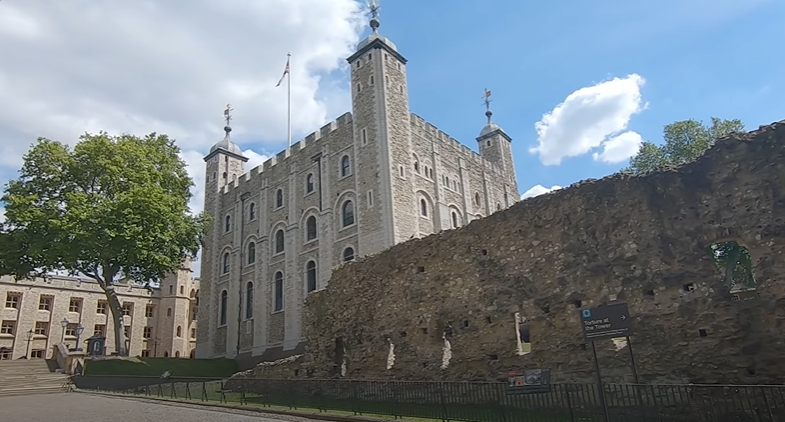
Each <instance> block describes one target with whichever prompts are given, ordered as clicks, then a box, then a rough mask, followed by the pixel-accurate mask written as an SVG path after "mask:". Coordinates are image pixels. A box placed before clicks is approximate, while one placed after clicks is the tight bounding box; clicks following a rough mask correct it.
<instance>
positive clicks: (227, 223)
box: [224, 215, 232, 233]
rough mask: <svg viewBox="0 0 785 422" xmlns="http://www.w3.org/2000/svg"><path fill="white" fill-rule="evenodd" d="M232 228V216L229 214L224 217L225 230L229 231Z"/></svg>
mask: <svg viewBox="0 0 785 422" xmlns="http://www.w3.org/2000/svg"><path fill="white" fill-rule="evenodd" d="M231 230H232V216H231V215H227V216H226V218H225V219H224V232H226V233H229V232H230V231H231Z"/></svg>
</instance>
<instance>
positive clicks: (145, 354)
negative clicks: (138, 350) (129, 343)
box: [142, 350, 150, 358]
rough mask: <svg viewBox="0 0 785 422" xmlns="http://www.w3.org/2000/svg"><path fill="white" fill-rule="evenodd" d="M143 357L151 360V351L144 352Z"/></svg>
mask: <svg viewBox="0 0 785 422" xmlns="http://www.w3.org/2000/svg"><path fill="white" fill-rule="evenodd" d="M142 357H143V358H149V357H150V351H149V350H142Z"/></svg>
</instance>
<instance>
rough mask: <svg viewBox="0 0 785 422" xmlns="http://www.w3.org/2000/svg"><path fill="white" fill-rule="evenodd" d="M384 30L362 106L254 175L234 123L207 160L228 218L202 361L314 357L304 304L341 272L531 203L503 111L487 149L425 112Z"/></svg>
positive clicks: (209, 273) (490, 129) (372, 55)
mask: <svg viewBox="0 0 785 422" xmlns="http://www.w3.org/2000/svg"><path fill="white" fill-rule="evenodd" d="M378 27H379V21H378V20H377V19H376V17H374V18H373V19H372V20H371V28H372V33H371V34H370V36H368V37H367V38H365V39H364V40H363V41H361V42H360V43H359V44H358V46H357V49H356V52H355V53H354V54H352V55H351V57H349V58H348V59H347V61H348V63H349V65H350V67H351V84H352V86H351V95H352V111H351V112H350V113H346V114H344V115H342V116H341V117H339V118H338V119H337V120H336V121H333V122H330V123H329V124H327V125H325V126H324V127H322V128H321V129H320V130H319V131H317V132H314V133H312V134H310V135H308V136H307V137H306V138H305V139H304V140H302V141H300V142H298V143H295V144H294V145H292V146H291V147H289V148H287V149H286V150H284V151H283V152H281V153H279V154H278V155H277V156H275V157H273V158H272V159H270V160H268V161H266V162H265V163H263V165H261V166H259V167H257V168H254V169H252V170H250V171H249V172H246V169H244V167H243V166H244V163H245V162H246V161H247V158H246V157H244V156H243V155H242V152H241V150H240V148H239V147H238V146H237V145H236V144H234V143H233V142H232V141H231V139H230V136H229V134H230V132H231V128H230V127H229V126H228V124H227V127H226V128H225V130H226V136H225V137H224V139H223V140H222V141H220V142H218V143H217V144H215V145H214V146H213V147H212V148H211V149H210V152H209V154H207V156H206V157H205V158H204V160H205V162H206V163H207V165H206V186H205V212H206V213H208V214H210V215H211V216H212V217H213V219H214V223H213V225H212V227H211V229H210V231H209V233H208V234H207V236H206V238H205V245H204V249H203V252H202V269H201V279H202V283H203V286H204V290H203V291H202V293H201V294H202V306H200V312H201V315H200V318H199V319H200V321H201V323H200V324H199V328H198V330H199V332H198V334H197V353H196V355H197V357H198V358H215V357H228V358H238V359H241V360H242V359H250V360H253V361H260V360H269V359H275V358H279V357H283V356H287V355H290V354H293V353H297V352H300V351H302V348H303V346H304V344H303V339H304V335H303V327H302V318H303V317H302V310H303V304H304V301H305V300H306V298H307V297H308V295H309V294H310V293H312V292H314V291H317V290H320V289H323V288H324V287H326V285H327V283H328V281H329V279H330V276H331V272H332V270H333V268H335V267H337V266H339V265H341V264H342V263H344V262H346V261H351V260H354V259H356V258H358V257H363V256H367V255H371V254H376V253H378V252H381V251H383V250H385V249H387V248H389V247H391V246H392V245H395V244H397V243H400V242H404V241H406V240H409V239H412V238H418V237H423V236H427V235H429V234H432V233H437V232H440V231H442V230H448V229H452V228H457V227H460V226H462V225H465V224H467V223H468V222H470V221H472V220H475V219H479V218H482V217H485V216H488V215H489V214H491V213H494V212H496V211H498V210H501V209H504V208H507V207H509V206H510V205H512V204H513V203H515V202H516V201H517V200H518V198H519V193H518V187H517V183H516V177H515V169H514V166H513V158H512V150H511V138H510V137H509V136H508V135H507V134H506V133H505V132H504V131H503V130H502V129H501V128H500V127H499V126H497V125H496V124H495V123H493V122H492V121H491V112H490V109H489V110H488V111H487V113H486V115H487V124H486V125H485V126H484V127H483V128H482V130H481V132H480V135H479V137H478V138H477V142H478V145H479V153H475V152H473V151H472V150H470V149H469V148H468V147H466V146H464V145H462V144H460V143H459V142H458V141H457V140H455V139H453V138H451V137H450V136H448V135H447V134H445V133H444V132H442V131H440V130H438V129H437V128H436V127H435V126H433V125H431V124H429V123H427V122H426V121H425V120H424V119H423V118H421V117H420V116H417V115H415V114H413V113H411V112H410V110H409V96H408V92H409V91H408V88H407V78H406V59H405V58H404V57H403V56H402V55H401V53H399V52H398V49H397V48H396V46H395V45H394V44H393V43H392V42H391V41H390V40H388V39H387V38H385V37H384V36H382V35H380V34H379V32H378ZM486 94H489V93H487V92H486ZM227 123H228V122H227Z"/></svg>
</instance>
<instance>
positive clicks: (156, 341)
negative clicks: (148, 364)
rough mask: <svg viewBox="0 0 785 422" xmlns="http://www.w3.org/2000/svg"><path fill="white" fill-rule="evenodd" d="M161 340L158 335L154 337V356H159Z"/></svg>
mask: <svg viewBox="0 0 785 422" xmlns="http://www.w3.org/2000/svg"><path fill="white" fill-rule="evenodd" d="M160 341H161V339H160V338H158V337H156V338H154V339H153V357H154V358H157V357H158V342H160Z"/></svg>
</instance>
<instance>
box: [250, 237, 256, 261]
mask: <svg viewBox="0 0 785 422" xmlns="http://www.w3.org/2000/svg"><path fill="white" fill-rule="evenodd" d="M254 262H256V243H254V242H251V243H249V244H248V264H253V263H254Z"/></svg>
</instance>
